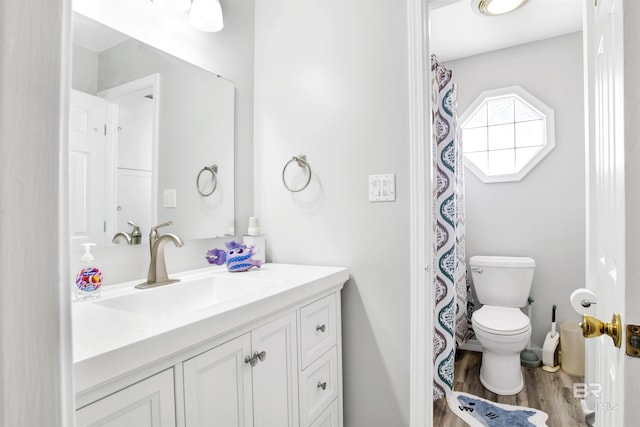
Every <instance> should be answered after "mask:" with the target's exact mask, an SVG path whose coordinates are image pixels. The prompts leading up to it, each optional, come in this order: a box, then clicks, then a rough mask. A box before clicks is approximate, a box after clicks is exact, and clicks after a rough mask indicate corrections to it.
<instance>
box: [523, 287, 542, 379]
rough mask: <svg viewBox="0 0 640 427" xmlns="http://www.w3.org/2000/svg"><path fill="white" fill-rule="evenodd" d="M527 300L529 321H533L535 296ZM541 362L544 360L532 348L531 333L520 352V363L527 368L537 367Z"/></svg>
mask: <svg viewBox="0 0 640 427" xmlns="http://www.w3.org/2000/svg"><path fill="white" fill-rule="evenodd" d="M527 302H528V303H529V307H528V312H529V322H531V304H532V303H533V298H531V297H529V298H528V299H527ZM541 363H542V362H541V361H540V358H539V357H538V355H537V354H536V352H535V351H533V350H532V349H531V335H529V341H528V342H527V347H526V348H525V349H524V350H522V351H521V352H520V364H521V365H522V366H525V367H527V368H537V367H538V366H540V364H541Z"/></svg>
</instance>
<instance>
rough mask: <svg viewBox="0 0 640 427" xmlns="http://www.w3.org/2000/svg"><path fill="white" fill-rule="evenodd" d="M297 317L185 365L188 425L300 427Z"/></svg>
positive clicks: (258, 330)
mask: <svg viewBox="0 0 640 427" xmlns="http://www.w3.org/2000/svg"><path fill="white" fill-rule="evenodd" d="M296 342H297V337H296V316H295V313H289V314H287V315H285V316H283V317H280V318H278V319H276V320H274V321H271V322H269V323H268V324H266V325H264V326H260V327H258V328H256V329H254V330H252V331H251V332H250V333H246V334H244V335H242V336H240V337H238V338H235V339H233V340H231V341H229V342H226V343H224V344H222V345H220V346H218V347H215V348H213V349H211V350H209V351H207V352H205V353H203V354H200V355H198V356H195V357H194V358H192V359H190V360H187V361H186V362H184V363H183V365H182V366H183V370H184V371H183V372H184V373H183V377H184V411H185V420H186V425H187V426H211V427H249V426H253V427H268V426H281V427H294V426H298V422H297V419H298V399H297V395H298V387H297V385H298V384H297V357H296V355H297V351H296Z"/></svg>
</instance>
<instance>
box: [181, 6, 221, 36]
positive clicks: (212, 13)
mask: <svg viewBox="0 0 640 427" xmlns="http://www.w3.org/2000/svg"><path fill="white" fill-rule="evenodd" d="M189 22H190V23H191V25H192V26H193V27H194V28H195V29H197V30H200V31H206V32H216V31H220V30H221V29H222V28H223V27H224V22H223V19H222V6H220V1H219V0H193V5H192V6H191V13H190V14H189Z"/></svg>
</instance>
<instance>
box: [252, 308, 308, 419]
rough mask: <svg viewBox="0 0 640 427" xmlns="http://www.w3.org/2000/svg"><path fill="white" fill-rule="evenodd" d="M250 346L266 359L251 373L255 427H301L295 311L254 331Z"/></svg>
mask: <svg viewBox="0 0 640 427" xmlns="http://www.w3.org/2000/svg"><path fill="white" fill-rule="evenodd" d="M251 344H252V350H253V354H256V353H258V354H261V353H262V352H264V356H265V357H264V360H261V361H259V362H258V363H257V364H256V366H255V367H254V368H253V370H252V377H253V420H254V427H296V426H298V425H299V421H298V359H297V341H296V315H295V312H294V313H290V314H288V315H286V316H284V317H281V318H279V319H277V320H274V321H273V322H270V323H268V324H267V325H264V326H262V327H260V328H257V329H255V330H253V331H252V332H251Z"/></svg>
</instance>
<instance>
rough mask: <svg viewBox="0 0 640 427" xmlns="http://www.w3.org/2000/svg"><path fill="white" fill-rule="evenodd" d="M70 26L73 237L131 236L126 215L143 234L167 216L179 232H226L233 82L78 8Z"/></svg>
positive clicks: (123, 240)
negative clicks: (102, 21)
mask: <svg viewBox="0 0 640 427" xmlns="http://www.w3.org/2000/svg"><path fill="white" fill-rule="evenodd" d="M73 28H74V32H73V43H74V46H73V63H72V84H71V86H72V91H71V92H72V93H71V96H70V126H69V199H70V209H69V217H70V218H69V230H70V241H71V245H72V247H73V248H77V245H78V244H80V243H86V242H93V243H97V244H98V245H100V246H110V245H115V244H129V243H132V244H135V243H137V239H135V238H133V239H131V238H130V237H131V232H132V231H133V230H134V225H132V224H135V226H137V227H138V228H139V230H140V232H141V235H142V238H141V239H140V243H141V244H145V243H146V241H147V235H148V234H149V229H150V227H151V226H152V225H154V224H157V223H161V222H166V221H172V222H173V225H172V226H171V227H170V228H168V229H167V231H171V232H173V233H176V234H178V235H179V236H180V237H182V238H183V239H198V238H213V237H219V236H223V235H226V234H234V84H233V82H231V81H229V80H227V79H225V78H224V77H221V76H219V75H217V74H215V73H212V72H210V71H207V70H204V69H202V68H199V67H197V66H195V65H193V64H190V63H187V62H185V61H183V60H181V59H178V58H176V57H174V56H171V55H169V54H167V53H165V52H162V51H160V50H158V49H156V48H154V47H151V46H149V45H146V44H144V43H142V42H140V41H138V40H135V39H133V38H130V37H128V36H127V35H124V34H122V33H119V32H117V31H115V30H113V29H111V28H108V27H106V26H105V25H103V24H101V23H98V22H96V21H93V20H91V19H89V18H87V17H85V16H83V15H81V14H78V13H74V14H73ZM116 236H118V237H116ZM114 237H116V238H115V239H114ZM114 240H115V242H114Z"/></svg>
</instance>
